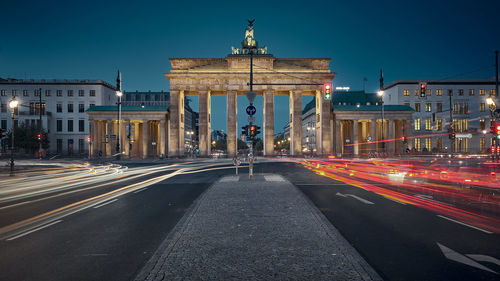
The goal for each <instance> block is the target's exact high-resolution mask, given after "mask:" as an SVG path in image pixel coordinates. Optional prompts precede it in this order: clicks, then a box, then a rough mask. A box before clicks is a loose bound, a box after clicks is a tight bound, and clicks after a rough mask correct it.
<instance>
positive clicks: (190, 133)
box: [186, 131, 194, 158]
mask: <svg viewBox="0 0 500 281" xmlns="http://www.w3.org/2000/svg"><path fill="white" fill-rule="evenodd" d="M186 134H188V135H189V140H190V143H191V147H190V149H191V158H192V157H193V150H194V148H193V134H194V132H193V131H188V132H186Z"/></svg>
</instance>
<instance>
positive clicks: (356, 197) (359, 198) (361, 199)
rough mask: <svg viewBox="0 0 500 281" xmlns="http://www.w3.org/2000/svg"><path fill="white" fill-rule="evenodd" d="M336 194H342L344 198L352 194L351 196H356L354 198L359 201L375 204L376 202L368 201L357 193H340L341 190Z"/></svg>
mask: <svg viewBox="0 0 500 281" xmlns="http://www.w3.org/2000/svg"><path fill="white" fill-rule="evenodd" d="M336 195H338V196H342V197H344V198H345V197H347V196H350V197H352V198H354V199H357V200H359V201H361V202H363V203H365V204H375V203H373V202H371V201H368V200H366V199H363V198H361V197H358V196H356V195H354V194H342V193H340V192H337V194H336Z"/></svg>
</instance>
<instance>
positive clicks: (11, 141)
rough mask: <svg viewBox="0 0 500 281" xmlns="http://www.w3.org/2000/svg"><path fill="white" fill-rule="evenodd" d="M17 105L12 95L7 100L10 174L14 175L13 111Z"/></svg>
mask: <svg viewBox="0 0 500 281" xmlns="http://www.w3.org/2000/svg"><path fill="white" fill-rule="evenodd" d="M18 105H19V101H18V100H16V97H15V96H14V97H12V100H10V102H9V107H10V111H11V112H12V115H11V116H12V129H11V135H10V137H11V140H10V175H11V176H13V175H14V117H15V115H14V112H15V109H16V108H17V106H18Z"/></svg>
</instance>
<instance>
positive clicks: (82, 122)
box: [78, 119, 85, 132]
mask: <svg viewBox="0 0 500 281" xmlns="http://www.w3.org/2000/svg"><path fill="white" fill-rule="evenodd" d="M78 131H79V132H85V120H81V119H80V120H78Z"/></svg>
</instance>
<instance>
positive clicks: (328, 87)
mask: <svg viewBox="0 0 500 281" xmlns="http://www.w3.org/2000/svg"><path fill="white" fill-rule="evenodd" d="M323 93H324V97H325V100H331V99H332V83H325V84H323Z"/></svg>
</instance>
